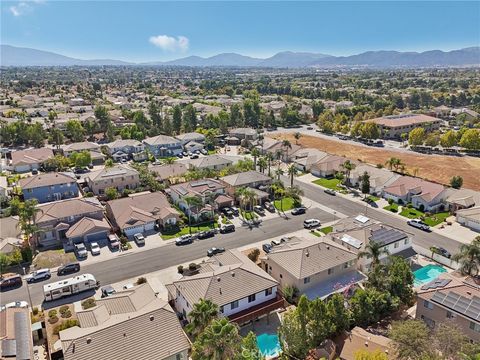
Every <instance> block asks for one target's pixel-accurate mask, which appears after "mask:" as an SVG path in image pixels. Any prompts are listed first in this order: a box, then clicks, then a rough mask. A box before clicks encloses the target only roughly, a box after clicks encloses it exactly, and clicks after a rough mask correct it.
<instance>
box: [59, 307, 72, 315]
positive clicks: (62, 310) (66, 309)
mask: <svg viewBox="0 0 480 360" xmlns="http://www.w3.org/2000/svg"><path fill="white" fill-rule="evenodd" d="M68 310H70V308H69V307H68V305H63V306H61V307H60V314H63V313H64V312H66V311H68Z"/></svg>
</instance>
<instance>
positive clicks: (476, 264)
mask: <svg viewBox="0 0 480 360" xmlns="http://www.w3.org/2000/svg"><path fill="white" fill-rule="evenodd" d="M452 259H453V260H455V261H457V262H459V263H460V266H461V269H462V272H463V273H464V274H467V275H470V276H478V272H479V269H480V236H477V237H476V238H475V239H474V240H473V241H472V242H471V243H470V244H462V246H460V252H459V253H458V254H455V255H453V257H452Z"/></svg>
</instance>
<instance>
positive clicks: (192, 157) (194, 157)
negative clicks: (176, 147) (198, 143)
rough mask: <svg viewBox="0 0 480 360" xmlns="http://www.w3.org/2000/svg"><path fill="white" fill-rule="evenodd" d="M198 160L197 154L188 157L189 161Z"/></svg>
mask: <svg viewBox="0 0 480 360" xmlns="http://www.w3.org/2000/svg"><path fill="white" fill-rule="evenodd" d="M198 158H199V156H198V154H192V155H190V159H198Z"/></svg>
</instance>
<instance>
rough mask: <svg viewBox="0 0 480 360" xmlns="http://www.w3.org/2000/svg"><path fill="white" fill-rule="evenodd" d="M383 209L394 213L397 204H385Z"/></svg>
mask: <svg viewBox="0 0 480 360" xmlns="http://www.w3.org/2000/svg"><path fill="white" fill-rule="evenodd" d="M383 209H384V210H387V211H391V212H394V213H396V212H398V204H395V203H393V204H392V205H387V206H385V207H384V208H383Z"/></svg>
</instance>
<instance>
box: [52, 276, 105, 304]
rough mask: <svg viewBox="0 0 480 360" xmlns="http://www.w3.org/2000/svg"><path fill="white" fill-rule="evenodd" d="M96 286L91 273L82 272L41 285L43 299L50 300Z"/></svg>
mask: <svg viewBox="0 0 480 360" xmlns="http://www.w3.org/2000/svg"><path fill="white" fill-rule="evenodd" d="M96 288H98V282H97V280H96V279H95V277H94V276H93V275H92V274H83V275H78V276H74V277H71V278H68V279H65V280H61V281H57V282H54V283H50V284H46V285H43V295H44V296H45V301H52V300H57V299H60V298H63V297H65V296H70V295H74V294H78V293H80V292H82V291H87V290H90V289H96Z"/></svg>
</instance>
